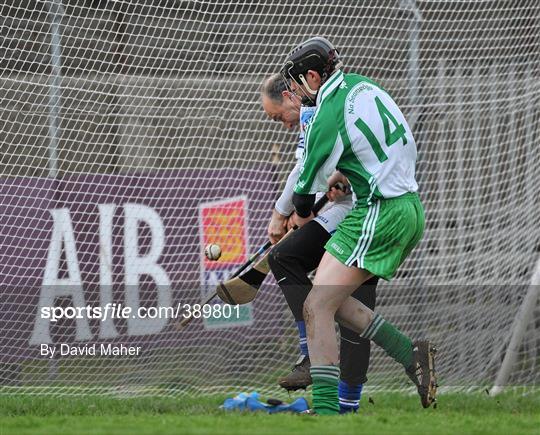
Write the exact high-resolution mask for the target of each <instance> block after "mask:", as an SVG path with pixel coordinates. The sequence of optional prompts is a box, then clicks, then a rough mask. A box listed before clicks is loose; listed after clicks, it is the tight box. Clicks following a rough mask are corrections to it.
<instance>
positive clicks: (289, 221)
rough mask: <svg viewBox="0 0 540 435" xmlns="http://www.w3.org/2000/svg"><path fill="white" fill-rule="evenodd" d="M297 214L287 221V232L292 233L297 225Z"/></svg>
mask: <svg viewBox="0 0 540 435" xmlns="http://www.w3.org/2000/svg"><path fill="white" fill-rule="evenodd" d="M295 222H296V212H294V213H293V214H292V215H290V216H289V218H288V219H287V231H290V230H291V229H292V228H293V227H294V226H295V225H296V223H295Z"/></svg>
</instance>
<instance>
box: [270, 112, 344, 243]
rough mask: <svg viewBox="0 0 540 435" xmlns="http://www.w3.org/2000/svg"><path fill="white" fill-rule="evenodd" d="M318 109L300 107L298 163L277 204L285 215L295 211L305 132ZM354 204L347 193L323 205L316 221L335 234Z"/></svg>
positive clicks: (276, 207) (277, 209)
mask: <svg viewBox="0 0 540 435" xmlns="http://www.w3.org/2000/svg"><path fill="white" fill-rule="evenodd" d="M316 110H317V107H307V106H302V107H301V108H300V134H299V135H298V145H297V147H296V152H295V157H296V165H295V166H294V168H293V170H292V171H291V173H290V174H289V177H288V178H287V183H286V184H285V188H284V189H283V193H282V194H281V196H280V197H279V198H278V200H277V201H276V205H275V209H276V211H277V212H278V213H279V214H281V215H283V216H289V215H291V214H292V212H293V211H294V205H293V203H292V197H293V191H294V190H293V189H294V185H295V184H296V181H297V180H298V175H299V174H300V168H301V167H302V159H303V157H304V149H305V148H304V132H305V130H306V127H307V126H308V124H309V122H310V121H311V118H312V117H313V115H314V114H315V112H316ZM322 195H324V193H318V194H317V198H316V199H317V200H318V199H319V198H320V197H321V196H322ZM352 206H353V198H352V195H347V196H345V197H344V198H343V199H342V200H340V201H336V202H330V203H328V204H327V205H326V206H325V207H323V209H322V210H321V211H320V212H319V214H318V216H317V217H316V218H315V221H316V222H318V223H319V224H320V225H321V226H322V227H323V228H324V229H325V230H326V231H328V232H329V233H330V234H333V233H334V232H335V231H336V228H337V226H338V224H339V223H340V222H341V221H342V220H343V219H344V218H345V216H346V215H347V214H348V213H349V211H351V209H352Z"/></svg>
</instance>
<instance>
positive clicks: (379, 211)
mask: <svg viewBox="0 0 540 435" xmlns="http://www.w3.org/2000/svg"><path fill="white" fill-rule="evenodd" d="M424 226H425V220H424V208H423V206H422V203H421V201H420V197H419V196H418V194H416V193H406V194H404V195H402V196H399V197H397V198H390V199H380V200H376V201H374V202H373V203H372V204H371V205H369V206H368V205H364V204H362V205H358V204H357V206H356V207H355V208H354V209H353V210H351V212H350V213H349V214H348V215H347V217H346V218H345V219H344V220H343V221H342V222H341V223H340V224H339V226H338V228H337V231H336V232H335V233H334V235H333V236H332V237H331V238H330V240H328V242H327V243H326V245H325V249H326V250H327V251H328V252H329V253H330V254H332V255H333V256H334V257H336V258H337V259H338V260H339V261H340V262H341V263H343V264H345V265H346V266H351V267H352V266H355V267H359V268H361V269H366V270H368V271H369V272H371V273H372V274H373V275H376V276H379V277H381V278H384V279H387V280H388V279H391V278H392V277H393V276H394V275H395V273H396V271H397V269H398V267H399V266H400V265H401V264H402V263H403V261H405V259H406V258H407V256H408V255H409V254H410V252H411V251H412V250H413V248H414V247H415V246H416V245H417V244H418V242H419V241H420V239H421V238H422V234H423V233H424Z"/></svg>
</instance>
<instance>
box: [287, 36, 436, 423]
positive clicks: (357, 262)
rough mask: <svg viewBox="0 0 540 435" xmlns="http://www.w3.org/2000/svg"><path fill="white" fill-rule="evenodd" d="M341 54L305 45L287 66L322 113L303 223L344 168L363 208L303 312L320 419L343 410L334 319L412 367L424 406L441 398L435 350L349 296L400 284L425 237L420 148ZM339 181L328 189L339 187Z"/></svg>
mask: <svg viewBox="0 0 540 435" xmlns="http://www.w3.org/2000/svg"><path fill="white" fill-rule="evenodd" d="M341 65H342V64H341V61H340V58H339V54H338V52H337V50H336V49H335V48H334V47H333V46H332V44H330V42H329V41H327V40H326V39H324V38H319V37H316V38H311V39H309V40H307V41H306V42H304V43H302V44H300V45H299V46H297V47H296V48H295V49H294V50H293V51H292V52H291V53H290V54H289V56H288V58H287V60H286V62H285V64H284V65H283V67H282V70H281V72H282V75H283V77H284V81H285V83H287V84H288V85H290V87H291V90H292V92H294V93H296V94H297V95H298V96H300V97H301V98H302V101H303V103H307V104H311V105H316V106H317V110H316V112H315V114H314V115H313V118H312V120H311V122H310V124H309V125H308V127H307V128H306V132H305V144H304V145H305V150H304V158H303V160H302V167H301V168H300V171H299V172H300V175H299V178H298V181H297V183H296V185H295V187H294V195H293V203H294V206H295V209H296V214H297V217H296V223H297V224H298V225H299V226H302V225H304V224H307V223H308V222H309V221H310V220H311V219H312V218H313V215H312V212H311V207H312V205H313V202H314V200H315V194H316V193H317V192H318V191H319V190H321V189H323V188H325V187H326V185H327V180H328V177H329V176H330V175H331V173H332V171H334V168H337V169H338V170H339V171H341V173H342V174H343V175H344V176H346V177H347V179H348V180H349V181H350V183H351V185H352V188H353V191H354V193H355V194H356V197H357V201H356V204H355V206H354V208H353V210H352V211H351V212H350V213H349V214H348V215H347V217H346V218H345V219H344V220H343V221H342V222H341V223H340V224H339V226H338V229H337V231H336V232H335V233H334V234H333V235H332V237H331V238H330V240H328V242H327V243H326V245H325V249H326V251H327V252H325V254H324V256H323V258H322V260H321V263H320V264H319V267H318V270H317V274H316V276H315V281H314V285H313V289H312V290H311V291H310V293H309V295H308V297H307V299H306V302H305V304H304V319H305V321H306V327H307V331H308V334H307V339H308V347H309V353H310V359H311V369H310V372H311V377H312V379H313V408H314V411H315V413H319V414H335V413H337V412H339V400H338V388H337V386H338V379H339V376H340V367H339V355H338V346H337V340H336V337H335V333H334V319H335V318H337V319H338V321H339V322H340V324H343V325H347V326H348V327H349V328H351V329H352V330H354V331H356V332H357V333H360V334H362V336H363V337H364V338H368V339H371V340H372V341H374V342H375V343H376V344H378V345H379V346H381V347H382V348H383V349H384V350H385V351H386V352H387V353H388V354H389V355H390V356H392V357H393V358H394V360H396V361H397V362H399V363H400V364H402V365H403V367H404V368H405V371H406V373H407V375H408V376H409V377H410V379H411V380H412V381H413V382H414V383H415V384H416V386H417V389H418V393H419V395H420V399H421V402H422V405H423V406H424V407H429V406H430V405H431V404H432V403H433V402H434V400H435V394H436V379H435V371H434V370H435V369H434V349H433V348H432V346H431V345H430V343H429V342H428V341H417V342H415V343H414V344H413V342H412V341H411V339H410V338H409V337H407V336H406V335H404V334H403V333H402V332H400V331H399V330H398V329H397V328H396V327H395V326H393V325H392V324H390V323H389V322H387V321H386V320H385V319H383V318H382V317H381V316H380V315H378V314H375V313H374V312H373V311H372V310H371V309H369V308H368V307H366V306H365V305H364V304H362V303H361V302H359V301H358V300H357V299H355V298H352V297H350V296H351V294H352V293H353V292H354V291H355V289H357V288H358V286H359V285H360V284H362V283H364V282H366V281H367V280H369V279H370V278H371V277H373V276H378V277H381V278H384V279H387V280H389V279H391V278H392V277H393V276H394V274H395V272H396V270H397V268H398V267H399V266H400V265H401V264H402V263H403V261H404V260H405V259H406V258H407V256H408V255H409V253H410V252H411V250H412V249H413V248H414V247H415V246H416V244H417V243H418V242H419V241H420V239H421V237H422V233H423V231H424V210H423V207H422V203H421V202H420V198H419V196H418V193H417V190H418V185H417V183H416V180H415V164H416V144H415V141H414V137H413V135H412V133H411V130H410V128H409V126H408V124H407V121H406V120H405V118H404V116H403V114H402V113H401V111H400V110H399V108H398V106H397V105H396V103H395V102H394V100H393V99H392V98H391V97H390V95H389V94H388V93H387V92H386V91H384V90H383V89H382V88H381V87H380V86H379V85H377V84H376V83H374V82H373V81H371V80H369V79H367V78H365V77H362V76H360V75H357V74H344V73H343V72H342V71H341V70H340V68H341ZM335 179H337V178H336V177H334V179H333V180H332V179H331V180H330V181H329V183H332V182H334V180H335Z"/></svg>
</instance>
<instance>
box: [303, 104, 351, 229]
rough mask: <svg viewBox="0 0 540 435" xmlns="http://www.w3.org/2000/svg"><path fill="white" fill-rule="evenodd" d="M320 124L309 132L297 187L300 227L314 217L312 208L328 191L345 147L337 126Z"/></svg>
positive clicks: (317, 121) (314, 125)
mask: <svg viewBox="0 0 540 435" xmlns="http://www.w3.org/2000/svg"><path fill="white" fill-rule="evenodd" d="M321 116H324V115H323V114H319V115H318V119H317V120H316V122H314V123H313V124H311V125H310V127H309V128H308V130H307V132H306V139H305V151H304V159H303V160H302V167H301V168H300V175H299V176H298V181H297V182H296V184H295V186H294V194H293V199H292V201H293V205H294V208H295V210H296V214H297V215H298V218H297V219H296V224H297V225H298V226H302V225H303V224H305V223H306V222H308V221H309V220H310V219H311V218H312V217H313V215H312V213H311V209H312V207H313V203H314V202H315V194H316V193H317V192H318V191H322V192H324V191H326V190H327V180H328V178H329V177H330V175H332V173H333V172H334V171H335V168H336V165H337V162H338V160H339V157H340V156H341V151H342V150H343V146H342V144H341V141H340V138H339V136H338V132H337V129H336V128H335V126H332V125H329V123H327V122H321Z"/></svg>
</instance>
